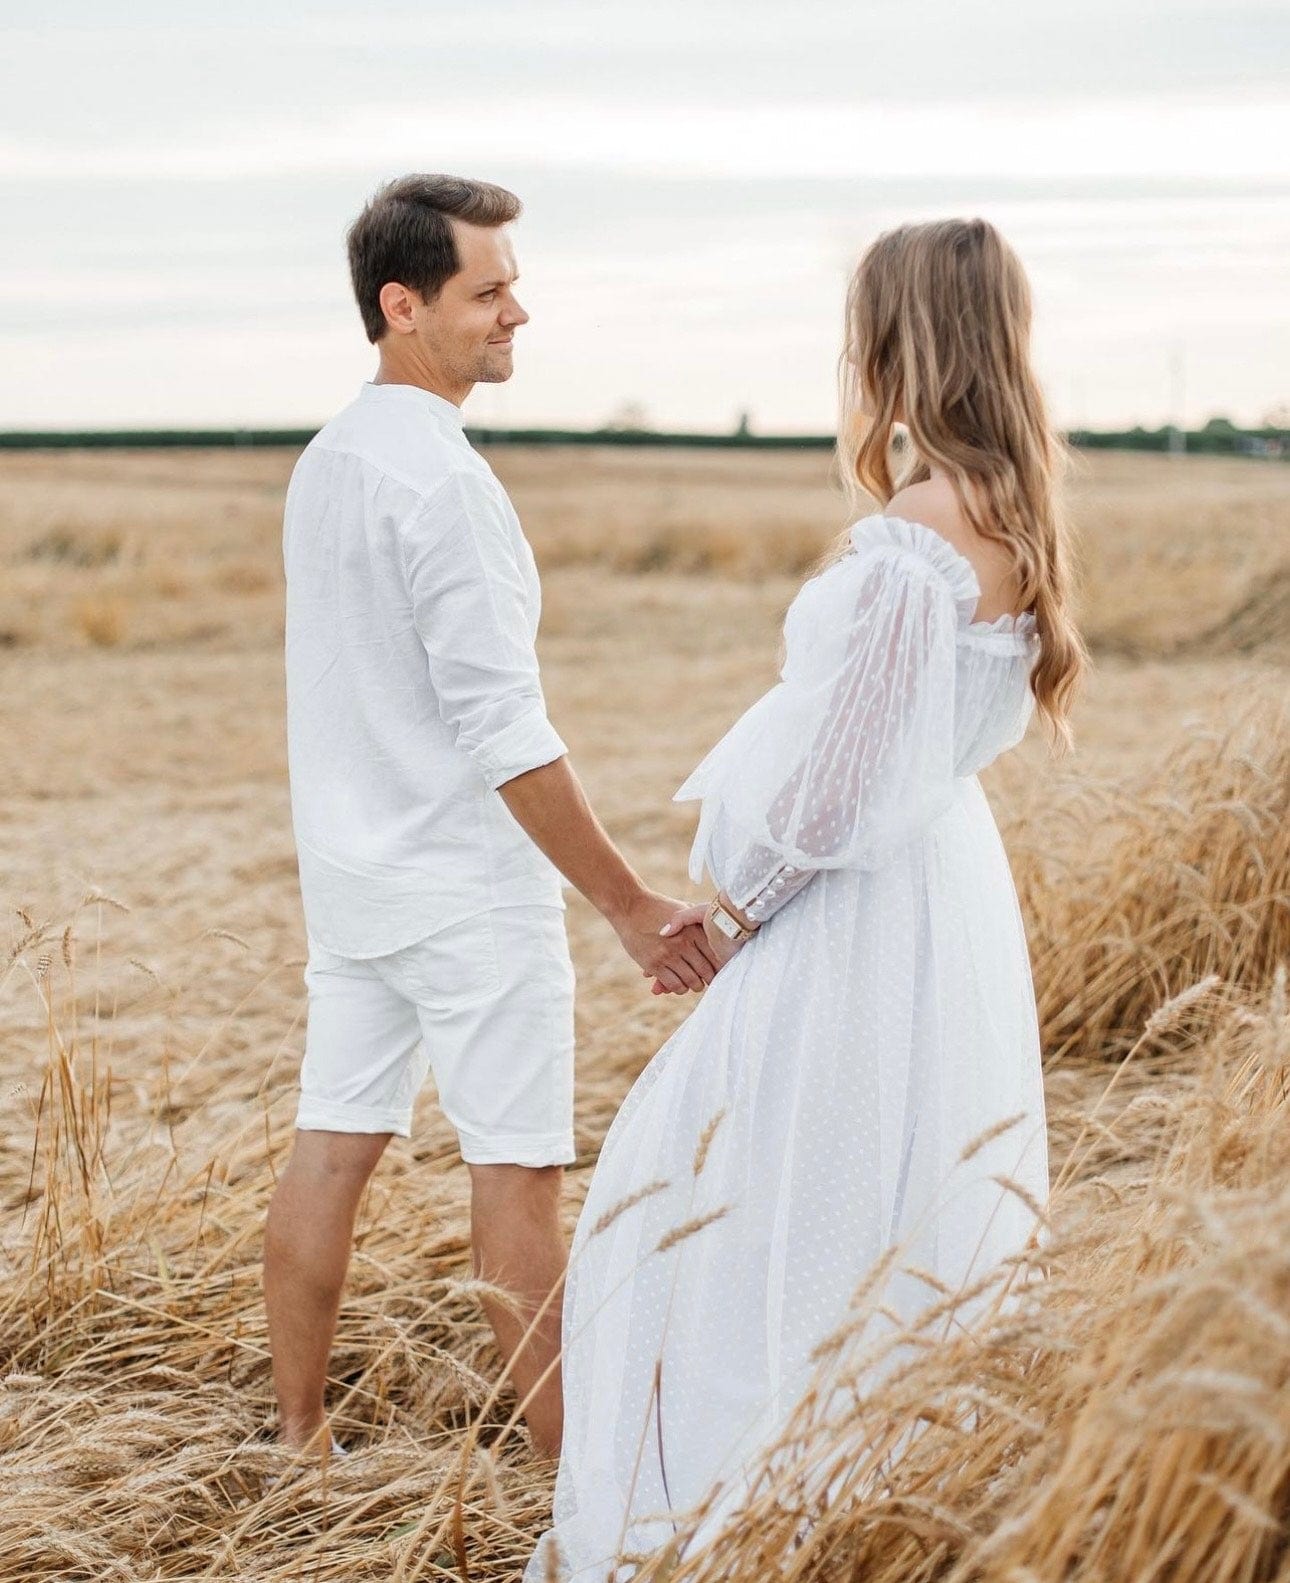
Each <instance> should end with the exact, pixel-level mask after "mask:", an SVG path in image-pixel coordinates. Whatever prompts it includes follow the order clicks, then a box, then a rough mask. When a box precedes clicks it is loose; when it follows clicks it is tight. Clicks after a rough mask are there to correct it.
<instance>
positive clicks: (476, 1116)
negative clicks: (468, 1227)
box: [296, 905, 574, 1166]
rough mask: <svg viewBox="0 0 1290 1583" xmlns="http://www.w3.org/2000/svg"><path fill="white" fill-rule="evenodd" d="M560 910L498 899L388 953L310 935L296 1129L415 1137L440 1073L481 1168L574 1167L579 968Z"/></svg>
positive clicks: (445, 1098)
mask: <svg viewBox="0 0 1290 1583" xmlns="http://www.w3.org/2000/svg"><path fill="white" fill-rule="evenodd" d="M564 916H565V915H564V911H563V909H562V908H559V907H548V906H538V907H534V906H527V905H526V906H522V907H494V908H492V909H491V910H490V911H488V912H480V913H475V914H473V915H472V916H471V917H470V918H466V919H464V920H463V921H462V922H461V923H457V924H450V925H449V926H448V928H446V929H438V930H436V931H435V933H434V934H432V935H428V936H427V937H426V938H425V939H424V940H418V941H416V942H415V943H414V944H413V945H408V946H404V947H403V949H402V950H401V951H394V952H392V953H391V954H390V955H388V956H376V957H365V958H363V959H362V960H361V961H356V960H354V959H353V958H352V957H346V956H336V955H335V954H334V953H332V952H330V951H327V950H325V949H324V948H323V947H322V946H320V945H319V944H318V942H317V941H316V940H315V939H313V937H312V936H310V938H309V960H308V962H307V963H306V965H305V984H306V987H307V988H308V991H309V1018H308V1023H307V1027H306V1037H305V1058H304V1061H303V1062H302V1063H301V1067H300V1104H299V1107H298V1109H297V1112H296V1127H297V1129H298V1130H300V1131H302V1132H317V1131H323V1132H389V1133H394V1134H396V1135H397V1136H399V1137H402V1138H408V1137H411V1136H412V1113H413V1106H414V1104H415V1102H416V1097H417V1094H418V1093H419V1092H420V1089H421V1086H422V1084H423V1083H424V1082H425V1080H426V1077H427V1075H428V1074H430V1073H433V1074H434V1086H435V1091H436V1093H437V1095H438V1099H439V1108H440V1109H441V1110H442V1111H443V1113H444V1115H445V1116H446V1117H447V1118H448V1120H449V1121H450V1122H451V1123H452V1125H453V1127H454V1129H455V1130H456V1133H457V1141H458V1146H459V1147H460V1150H461V1157H462V1159H463V1160H465V1161H467V1162H468V1163H469V1164H471V1165H502V1164H505V1165H529V1166H538V1165H567V1164H569V1163H570V1161H572V1160H573V1158H574V1143H573V999H574V972H573V963H572V961H571V960H570V958H569V941H568V937H567V935H566V933H565V927H564Z"/></svg>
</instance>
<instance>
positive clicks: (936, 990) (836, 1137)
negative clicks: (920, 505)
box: [526, 514, 1048, 1583]
mask: <svg viewBox="0 0 1290 1583" xmlns="http://www.w3.org/2000/svg"><path fill="white" fill-rule="evenodd" d="M979 597H980V588H979V584H978V581H977V577H976V573H975V571H974V569H973V567H972V565H971V563H970V562H969V561H968V560H967V559H966V558H965V557H964V556H962V555H961V554H960V553H959V552H958V551H957V550H955V549H954V548H953V547H952V546H951V545H950V544H949V543H948V542H947V541H946V540H945V539H943V538H942V537H941V536H940V535H939V534H936V533H934V532H933V531H932V530H931V529H930V528H928V527H926V526H924V525H923V524H921V523H916V522H908V521H905V520H903V519H900V518H897V517H892V516H887V515H883V514H879V515H875V516H871V517H867V518H865V519H863V520H862V521H861V522H859V523H857V524H856V525H855V526H854V528H853V529H852V530H851V553H849V554H847V555H846V556H844V557H843V558H841V559H840V560H838V561H837V562H835V563H834V564H833V565H832V566H830V567H829V568H828V569H826V570H825V571H824V572H822V573H821V574H820V575H818V576H817V577H815V578H813V579H811V580H810V581H809V582H808V583H807V584H806V585H805V586H804V587H803V588H802V590H801V591H800V592H799V594H798V596H797V598H796V600H795V601H794V603H793V605H792V607H791V609H790V610H789V613H788V616H787V619H786V623H785V637H786V646H785V653H786V660H785V664H784V668H783V672H782V679H781V681H780V682H779V684H778V685H777V686H775V687H773V688H772V689H771V690H770V691H769V692H768V693H767V694H766V695H765V696H764V697H763V698H761V699H760V700H758V702H756V703H755V704H754V705H753V706H752V708H751V709H749V710H748V712H747V713H746V714H745V715H744V716H743V717H742V719H740V720H739V721H738V722H737V723H736V724H735V726H734V727H733V728H732V729H731V731H730V732H729V733H728V734H727V735H726V736H725V737H724V738H723V739H722V741H721V742H719V743H718V744H717V746H716V747H715V748H714V749H713V750H712V752H711V753H709V755H708V756H707V757H706V758H705V759H704V760H703V762H702V764H700V765H699V767H698V768H697V769H696V770H695V772H694V773H693V774H692V775H691V776H690V778H689V779H688V780H687V781H686V782H685V784H684V785H683V786H682V787H681V789H680V791H679V792H678V793H677V798H678V799H688V798H696V797H697V798H701V799H702V810H701V815H700V820H699V827H698V833H697V836H696V839H695V844H694V850H693V855H692V865H693V866H692V871H691V872H692V873H693V875H694V876H695V877H696V878H698V877H700V876H701V872H702V867H703V866H705V865H706V867H707V868H708V869H709V871H710V873H711V875H712V878H713V880H714V881H715V882H716V883H717V884H718V885H719V886H720V887H722V888H724V889H726V890H727V891H728V892H729V894H730V896H731V899H732V901H734V902H735V903H736V904H738V905H742V906H747V907H748V908H749V909H750V910H752V911H753V912H754V913H755V914H756V915H757V916H758V917H760V918H763V919H764V920H765V921H764V922H763V925H762V927H761V929H760V930H759V931H758V933H757V934H755V935H754V936H753V938H752V939H751V940H750V941H749V943H748V944H747V945H745V946H744V947H743V949H742V950H741V951H740V952H739V953H738V954H737V955H736V956H735V957H734V959H733V960H732V961H731V963H730V964H729V965H728V966H727V967H726V968H725V969H724V970H723V971H722V972H721V973H719V974H718V976H717V978H716V979H715V981H714V982H713V984H712V985H711V987H710V988H709V989H708V990H707V992H706V993H705V995H704V997H703V999H702V1000H701V1001H700V1002H699V1004H698V1006H697V1008H696V1010H695V1011H694V1012H693V1013H692V1014H691V1016H690V1017H689V1019H688V1020H687V1021H686V1022H685V1023H683V1024H682V1025H681V1027H680V1028H679V1029H678V1030H677V1031H676V1033H675V1034H674V1035H673V1036H672V1038H671V1039H669V1040H668V1042H667V1043H666V1044H665V1045H664V1046H663V1048H662V1049H661V1050H660V1051H659V1053H658V1054H657V1056H656V1057H655V1058H654V1060H653V1061H651V1063H650V1064H649V1066H648V1067H647V1068H646V1069H645V1071H644V1072H643V1073H642V1074H641V1076H640V1078H639V1079H638V1081H637V1083H636V1084H635V1086H634V1087H633V1088H632V1090H631V1092H630V1094H629V1095H628V1097H627V1099H626V1101H625V1103H624V1104H623V1107H622V1109H621V1110H620V1111H619V1113H618V1115H617V1117H616V1118H615V1120H614V1122H613V1124H612V1126H611V1127H610V1129H609V1133H608V1135H607V1137H606V1139H605V1143H604V1146H603V1149H602V1151H601V1155H600V1159H599V1162H598V1164H597V1167H596V1171H595V1174H594V1177H593V1180H592V1183H591V1187H590V1191H589V1194H588V1197H587V1200H586V1204H585V1206H584V1208H583V1211H582V1214H581V1217H580V1219H579V1222H578V1227H577V1231H576V1233H575V1236H574V1242H573V1248H572V1255H571V1263H570V1271H569V1277H568V1285H567V1288H566V1296H565V1306H564V1365H563V1366H564V1397H565V1430H564V1445H563V1454H562V1458H561V1462H560V1469H559V1475H558V1479H557V1484H556V1493H555V1513H554V1526H553V1528H552V1530H551V1532H550V1534H549V1535H546V1536H544V1539H543V1541H542V1543H541V1545H540V1546H539V1548H538V1551H537V1552H536V1553H535V1555H534V1557H533V1559H532V1561H531V1563H530V1567H529V1570H528V1572H527V1574H526V1577H527V1578H528V1579H529V1580H531V1583H538V1580H543V1579H545V1578H546V1577H547V1575H548V1573H547V1568H548V1567H549V1566H550V1565H551V1558H550V1556H549V1554H548V1552H547V1547H548V1546H549V1545H551V1544H552V1543H554V1545H555V1546H556V1547H557V1550H558V1556H559V1570H558V1572H557V1574H556V1575H558V1576H561V1577H574V1578H577V1579H591V1578H597V1579H603V1578H606V1577H627V1576H630V1575H631V1572H632V1567H631V1565H630V1564H623V1565H621V1566H618V1565H615V1562H614V1558H615V1557H616V1556H618V1554H619V1552H620V1550H621V1551H622V1552H624V1553H626V1554H631V1553H638V1554H639V1553H643V1552H648V1551H650V1550H652V1549H653V1548H655V1547H656V1546H658V1545H660V1544H662V1543H664V1542H665V1541H667V1540H669V1539H670V1538H671V1537H672V1535H673V1533H674V1527H673V1522H672V1520H671V1516H670V1515H669V1514H675V1513H680V1512H683V1511H685V1510H687V1509H690V1508H692V1507H694V1506H696V1505H698V1504H699V1503H700V1502H701V1501H703V1500H704V1498H705V1497H707V1496H708V1495H709V1493H710V1492H711V1491H712V1490H713V1489H714V1488H716V1487H719V1488H720V1489H721V1491H722V1494H721V1499H722V1501H723V1502H726V1503H727V1504H728V1502H729V1500H730V1499H731V1498H732V1497H737V1495H738V1491H739V1488H740V1468H741V1466H742V1465H744V1464H745V1463H746V1462H747V1460H748V1459H749V1458H750V1457H752V1456H753V1454H754V1453H755V1452H756V1451H757V1450H758V1449H759V1448H760V1447H763V1446H764V1445H765V1444H766V1443H767V1441H768V1439H769V1437H771V1436H772V1435H773V1433H774V1432H775V1430H776V1427H777V1426H778V1425H780V1424H782V1422H783V1420H784V1418H785V1417H786V1416H787V1414H788V1413H789V1412H790V1411H791V1409H792V1408H793V1406H794V1405H795V1404H796V1403H797V1402H798V1401H799V1400H800V1399H801V1397H802V1394H803V1392H804V1390H805V1388H806V1386H807V1384H808V1381H809V1379H810V1376H811V1370H812V1364H811V1352H812V1350H813V1349H814V1348H815V1346H816V1345H817V1343H819V1342H820V1341H821V1340H822V1339H823V1338H824V1337H826V1336H827V1335H829V1334H830V1333H831V1332H832V1331H833V1330H834V1329H835V1327H836V1326H837V1325H838V1324H839V1323H840V1322H841V1321H842V1320H843V1319H844V1317H845V1316H846V1312H847V1306H848V1300H849V1298H850V1297H851V1295H852V1293H853V1291H854V1290H855V1288H856V1287H857V1285H858V1284H859V1282H860V1281H861V1279H862V1278H863V1277H864V1275H865V1274H866V1272H867V1271H868V1270H869V1269H870V1268H871V1266H872V1265H873V1263H874V1262H875V1260H877V1259H878V1258H879V1256H880V1255H881V1254H882V1253H883V1252H884V1250H886V1249H887V1248H889V1247H890V1246H891V1245H892V1244H894V1243H900V1244H902V1253H901V1256H900V1259H899V1260H898V1261H897V1264H898V1266H899V1265H901V1264H903V1263H910V1264H913V1265H916V1266H921V1267H922V1268H924V1269H926V1270H929V1271H931V1272H932V1274H933V1275H934V1276H935V1277H937V1278H938V1279H939V1280H940V1281H942V1282H944V1283H946V1285H948V1286H949V1287H950V1288H951V1289H957V1288H959V1287H960V1286H962V1285H964V1284H966V1283H967V1282H969V1281H971V1280H975V1279H976V1278H977V1277H978V1276H980V1275H982V1274H984V1273H985V1272H986V1271H988V1270H990V1269H991V1268H994V1267H995V1266H996V1264H997V1261H998V1260H1000V1259H1001V1258H1003V1257H1004V1256H1006V1255H1007V1254H1009V1253H1012V1252H1014V1251H1016V1250H1019V1249H1020V1248H1021V1247H1022V1246H1023V1244H1024V1243H1025V1242H1026V1240H1027V1238H1028V1237H1029V1235H1030V1234H1031V1232H1032V1230H1034V1229H1035V1216H1034V1215H1033V1213H1032V1212H1031V1211H1030V1210H1029V1209H1027V1207H1026V1205H1025V1203H1024V1202H1022V1201H1021V1200H1020V1199H1019V1198H1018V1197H1017V1196H1016V1195H1014V1194H1013V1193H1011V1192H1008V1191H1007V1190H1005V1189H1004V1188H1002V1187H1001V1186H1000V1184H999V1183H998V1182H997V1181H995V1180H993V1179H992V1178H993V1177H994V1176H996V1175H1007V1176H1009V1177H1011V1178H1012V1179H1014V1180H1015V1181H1016V1182H1017V1183H1018V1184H1019V1185H1020V1186H1021V1187H1022V1188H1023V1189H1024V1190H1025V1191H1027V1192H1029V1193H1030V1194H1031V1195H1033V1198H1034V1199H1035V1200H1037V1201H1039V1202H1040V1203H1042V1202H1043V1201H1044V1200H1045V1199H1046V1197H1047V1193H1048V1157H1047V1139H1046V1129H1045V1110H1044V1095H1043V1086H1042V1079H1041V1068H1040V1051H1039V1030H1038V1019H1037V1015H1036V1007H1035V999H1034V989H1033V983H1032V978H1031V970H1030V961H1029V956H1028V952H1027V945H1026V938H1025V931H1024V926H1023V923H1022V918H1021V913H1020V909H1019V906H1018V901H1017V895H1016V890H1015V887H1014V884H1013V881H1012V875H1011V872H1010V870H1009V867H1008V861H1007V857H1006V854H1005V852H1004V848H1003V845H1002V842H1001V840H1000V837H999V833H998V829H997V827H996V825H995V822H994V819H993V816H992V814H991V811H990V807H989V804H988V802H987V801H986V798H985V795H984V793H983V791H982V789H981V786H980V782H979V781H978V779H977V772H978V771H979V770H980V769H982V768H983V767H984V766H985V765H986V764H988V763H989V762H990V761H991V760H992V759H994V758H995V757H996V756H997V755H998V754H1000V753H1002V752H1003V751H1005V750H1006V749H1007V748H1009V747H1011V746H1012V745H1013V744H1015V743H1016V742H1017V741H1018V740H1019V739H1020V737H1021V736H1022V734H1023V732H1024V730H1025V727H1026V724H1027V721H1028V719H1029V718H1030V715H1031V712H1032V709H1033V697H1032V695H1031V693H1030V690H1029V685H1028V682H1029V675H1030V671H1031V669H1032V667H1033V664H1034V661H1035V659H1036V658H1037V657H1038V648H1039V640H1038V637H1037V633H1036V631H1035V623H1034V618H1033V616H1031V615H1030V614H1029V613H1025V614H1022V615H1020V616H1003V617H1000V618H999V619H998V620H996V621H988V622H987V621H975V620H973V619H972V618H973V613H974V610H975V608H976V604H977V601H978V599H979ZM1018 1114H1020V1115H1021V1116H1022V1118H1023V1119H1022V1120H1021V1121H1020V1122H1018V1123H1015V1124H1014V1125H1013V1126H1011V1127H1010V1128H1008V1129H1006V1130H1005V1131H1003V1132H1001V1133H1000V1135H998V1136H996V1137H995V1138H994V1139H993V1140H992V1141H990V1142H988V1143H986V1144H985V1146H984V1147H981V1148H980V1149H979V1152H977V1153H976V1154H974V1155H973V1157H972V1158H971V1159H970V1160H969V1161H967V1162H962V1161H960V1159H959V1156H960V1154H961V1153H962V1151H963V1150H964V1148H965V1146H966V1145H967V1143H968V1142H969V1141H970V1140H972V1139H974V1138H976V1137H977V1136H978V1134H980V1133H982V1132H983V1131H985V1130H986V1129H988V1128H990V1127H991V1126H993V1125H995V1124H997V1123H1000V1122H1001V1121H1003V1120H1005V1119H1006V1118H1008V1117H1011V1116H1016V1115H1018ZM717 1118H720V1119H719V1121H718V1120H717ZM714 1121H716V1122H717V1124H716V1130H715V1132H714V1133H713V1134H712V1138H711V1143H710V1146H709V1147H708V1149H707V1152H706V1157H705V1158H704V1159H703V1161H702V1168H701V1170H699V1171H698V1172H697V1174H696V1170H695V1164H696V1150H698V1147H699V1143H700V1140H701V1139H702V1137H703V1136H704V1134H705V1129H708V1128H709V1127H710V1125H711V1124H712V1123H713V1122H714ZM660 1183H663V1184H666V1185H665V1186H663V1187H658V1186H657V1184H660ZM646 1189H653V1190H652V1191H649V1192H646V1191H645V1190H646ZM638 1194H644V1196H643V1197H641V1198H640V1200H639V1201H638V1202H635V1203H633V1204H631V1207H628V1208H626V1209H625V1210H623V1211H622V1212H621V1213H619V1214H617V1215H616V1216H615V1215H613V1213H612V1211H613V1210H614V1209H615V1208H616V1207H617V1206H620V1205H622V1204H623V1203H624V1202H630V1201H631V1200H632V1198H633V1195H638ZM718 1211H721V1212H722V1213H720V1215H719V1217H718V1218H715V1219H713V1220H711V1221H710V1222H709V1223H706V1224H701V1225H700V1226H699V1228H698V1229H694V1230H692V1231H691V1232H690V1234H689V1235H687V1236H685V1237H683V1238H682V1239H681V1240H679V1241H676V1242H674V1243H672V1244H671V1245H669V1239H668V1233H669V1232H670V1231H672V1230H674V1229H675V1228H677V1227H680V1226H684V1225H687V1224H690V1223H693V1222H696V1221H698V1222H702V1221H703V1217H705V1216H707V1215H710V1214H715V1213H716V1212H718ZM598 1223H599V1224H598ZM1041 1237H1042V1231H1041ZM660 1244H663V1246H662V1249H661V1250H660ZM936 1299H937V1294H936V1293H935V1292H934V1291H931V1290H929V1288H928V1287H927V1286H926V1285H925V1284H923V1283H922V1282H921V1281H919V1280H918V1279H916V1278H915V1277H914V1276H912V1275H910V1274H908V1273H905V1272H903V1271H902V1270H901V1269H900V1268H897V1270H896V1271H895V1272H894V1274H893V1275H892V1276H891V1278H890V1279H889V1280H888V1282H887V1284H886V1286H885V1288H884V1289H882V1290H881V1291H880V1292H879V1293H878V1294H877V1301H880V1302H883V1303H885V1304H886V1305H887V1306H888V1308H890V1310H891V1311H892V1313H893V1315H895V1316H896V1318H897V1319H898V1320H903V1321H908V1320H911V1319H913V1318H914V1317H915V1316H916V1314H917V1313H918V1311H919V1310H920V1309H921V1308H922V1307H924V1306H925V1305H926V1304H927V1303H928V1302H929V1301H933V1300H936ZM969 1312H970V1310H969ZM889 1323H891V1321H887V1320H884V1319H883V1317H882V1316H881V1315H878V1314H874V1315H873V1316H872V1317H871V1319H870V1320H869V1321H868V1326H869V1328H867V1329H866V1330H865V1332H864V1339H865V1340H866V1341H867V1340H870V1339H872V1338H873V1337H874V1336H875V1335H877V1334H879V1333H881V1331H880V1327H883V1326H886V1325H887V1324H889ZM876 1377H877V1375H876V1374H875V1375H874V1376H872V1378H876Z"/></svg>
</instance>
